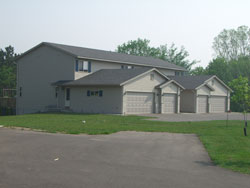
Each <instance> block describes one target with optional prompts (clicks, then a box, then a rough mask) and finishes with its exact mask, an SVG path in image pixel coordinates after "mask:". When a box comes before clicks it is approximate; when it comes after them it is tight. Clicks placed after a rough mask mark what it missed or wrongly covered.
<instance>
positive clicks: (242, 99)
mask: <svg viewBox="0 0 250 188" xmlns="http://www.w3.org/2000/svg"><path fill="white" fill-rule="evenodd" d="M229 86H230V87H231V88H232V89H233V91H234V92H233V94H232V96H231V100H232V102H234V103H235V104H234V105H238V106H240V111H248V110H249V105H250V86H249V83H248V78H247V77H242V76H239V77H238V78H236V79H234V80H232V81H231V82H229Z"/></svg>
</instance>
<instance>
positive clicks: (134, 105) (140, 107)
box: [126, 92, 154, 114]
mask: <svg viewBox="0 0 250 188" xmlns="http://www.w3.org/2000/svg"><path fill="white" fill-rule="evenodd" d="M153 112H154V94H153V93H146V92H127V93H126V113H127V114H149V113H153Z"/></svg>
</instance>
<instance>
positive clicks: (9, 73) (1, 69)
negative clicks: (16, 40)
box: [0, 46, 17, 96]
mask: <svg viewBox="0 0 250 188" xmlns="http://www.w3.org/2000/svg"><path fill="white" fill-rule="evenodd" d="M16 57H17V54H15V52H14V48H13V47H12V46H8V47H6V48H5V49H0V96H2V89H3V88H11V89H12V88H15V87H16V65H15V63H14V58H16Z"/></svg>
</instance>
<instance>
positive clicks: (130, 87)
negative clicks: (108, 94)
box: [124, 71, 166, 92]
mask: <svg viewBox="0 0 250 188" xmlns="http://www.w3.org/2000/svg"><path fill="white" fill-rule="evenodd" d="M150 74H154V80H150ZM165 81H166V78H164V77H163V76H161V75H160V74H159V73H157V72H155V71H153V72H150V73H148V74H146V75H144V76H142V77H140V78H137V79H135V80H133V81H132V82H130V83H127V84H126V85H125V86H124V91H125V92H126V91H138V92H155V91H156V89H155V86H157V85H159V84H162V83H163V82H165Z"/></svg>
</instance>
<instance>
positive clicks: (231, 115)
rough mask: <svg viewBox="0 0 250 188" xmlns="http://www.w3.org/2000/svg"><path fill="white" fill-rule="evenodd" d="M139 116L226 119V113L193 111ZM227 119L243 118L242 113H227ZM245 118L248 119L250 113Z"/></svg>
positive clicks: (179, 118)
mask: <svg viewBox="0 0 250 188" xmlns="http://www.w3.org/2000/svg"><path fill="white" fill-rule="evenodd" d="M140 116H147V117H156V119H150V120H155V121H173V122H180V121H211V120H226V119H227V113H209V114H195V113H180V114H142V115H140ZM228 119H229V120H243V119H244V118H243V114H242V113H236V112H233V113H229V114H228ZM247 119H248V120H250V114H248V116H247Z"/></svg>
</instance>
